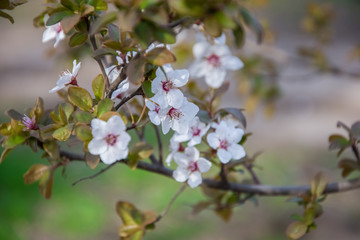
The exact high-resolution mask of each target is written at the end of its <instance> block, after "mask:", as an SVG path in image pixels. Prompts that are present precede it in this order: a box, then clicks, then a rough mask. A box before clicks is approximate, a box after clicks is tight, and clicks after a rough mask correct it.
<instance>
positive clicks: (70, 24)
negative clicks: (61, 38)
mask: <svg viewBox="0 0 360 240" xmlns="http://www.w3.org/2000/svg"><path fill="white" fill-rule="evenodd" d="M80 18H81V14H74V15H69V16H66V17H64V18H63V19H61V28H62V30H63V31H64V33H65V34H66V33H68V32H70V30H71V29H73V28H74V27H75V25H76V24H78V22H79V21H80Z"/></svg>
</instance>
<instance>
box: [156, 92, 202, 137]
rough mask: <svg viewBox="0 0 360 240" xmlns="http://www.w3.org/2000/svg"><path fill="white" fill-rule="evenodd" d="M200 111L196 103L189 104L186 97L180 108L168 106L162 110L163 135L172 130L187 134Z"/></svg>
mask: <svg viewBox="0 0 360 240" xmlns="http://www.w3.org/2000/svg"><path fill="white" fill-rule="evenodd" d="M198 111H199V107H198V106H196V105H195V104H194V103H191V102H188V100H187V99H186V98H185V97H184V98H183V102H182V105H181V106H180V107H179V108H174V107H171V106H168V107H167V108H165V109H160V116H161V123H162V124H161V127H162V131H163V133H164V134H167V133H168V132H169V130H170V128H171V129H173V130H174V131H175V132H177V133H179V134H186V133H187V132H188V131H189V125H190V122H191V121H192V120H193V118H194V117H195V116H196V114H197V113H198Z"/></svg>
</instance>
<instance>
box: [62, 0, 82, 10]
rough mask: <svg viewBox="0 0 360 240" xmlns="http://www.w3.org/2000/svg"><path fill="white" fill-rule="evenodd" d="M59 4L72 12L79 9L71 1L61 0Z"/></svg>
mask: <svg viewBox="0 0 360 240" xmlns="http://www.w3.org/2000/svg"><path fill="white" fill-rule="evenodd" d="M60 3H61V4H62V5H63V6H64V7H66V8H68V9H70V10H72V11H73V12H74V11H75V10H78V9H79V5H78V4H77V3H76V2H75V1H73V0H61V1H60Z"/></svg>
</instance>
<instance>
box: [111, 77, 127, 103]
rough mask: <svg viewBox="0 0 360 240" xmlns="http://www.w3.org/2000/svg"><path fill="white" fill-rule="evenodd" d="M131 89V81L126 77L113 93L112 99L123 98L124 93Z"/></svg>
mask: <svg viewBox="0 0 360 240" xmlns="http://www.w3.org/2000/svg"><path fill="white" fill-rule="evenodd" d="M128 89H129V81H128V80H127V79H125V80H124V81H122V82H121V83H120V84H119V86H118V87H117V89H116V90H115V91H114V92H113V93H112V94H111V100H115V99H116V98H119V99H122V98H123V93H124V92H126V91H127V90H128Z"/></svg>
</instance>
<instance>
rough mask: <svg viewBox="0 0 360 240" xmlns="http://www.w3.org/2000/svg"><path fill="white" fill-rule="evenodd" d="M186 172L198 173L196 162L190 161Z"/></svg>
mask: <svg viewBox="0 0 360 240" xmlns="http://www.w3.org/2000/svg"><path fill="white" fill-rule="evenodd" d="M188 170H189V171H190V172H196V171H198V170H199V166H198V165H197V162H193V161H191V162H190V163H189V165H188Z"/></svg>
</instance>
